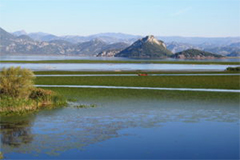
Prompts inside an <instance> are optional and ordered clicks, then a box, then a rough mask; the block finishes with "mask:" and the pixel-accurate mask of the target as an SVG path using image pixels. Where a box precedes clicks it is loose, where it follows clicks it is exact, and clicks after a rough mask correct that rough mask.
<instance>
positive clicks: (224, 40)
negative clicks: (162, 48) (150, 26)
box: [157, 36, 240, 48]
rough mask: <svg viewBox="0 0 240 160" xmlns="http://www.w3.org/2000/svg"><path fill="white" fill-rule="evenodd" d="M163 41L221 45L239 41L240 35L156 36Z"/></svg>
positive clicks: (206, 45) (202, 45)
mask: <svg viewBox="0 0 240 160" xmlns="http://www.w3.org/2000/svg"><path fill="white" fill-rule="evenodd" d="M157 39H161V40H163V41H164V42H166V43H168V42H180V43H188V44H192V45H200V46H201V47H204V48H206V47H209V46H222V45H229V44H231V43H237V42H240V37H180V36H157Z"/></svg>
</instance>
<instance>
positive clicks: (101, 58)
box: [0, 55, 240, 62]
mask: <svg viewBox="0 0 240 160" xmlns="http://www.w3.org/2000/svg"><path fill="white" fill-rule="evenodd" d="M70 59H83V60H128V61H129V60H130V61H138V60H148V61H166V60H167V61H192V60H181V59H171V58H168V59H129V58H120V57H81V56H46V55H44V56H41V55H39V56H31V55H29V56H0V60H25V61H38V60H70ZM198 61H221V62H239V61H240V58H226V59H210V60H198Z"/></svg>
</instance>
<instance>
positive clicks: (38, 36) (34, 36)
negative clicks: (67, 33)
mask: <svg viewBox="0 0 240 160" xmlns="http://www.w3.org/2000/svg"><path fill="white" fill-rule="evenodd" d="M48 35H51V34H48V33H43V32H35V33H29V34H28V36H29V37H31V38H32V39H33V40H35V41H44V40H43V37H45V36H48ZM52 40H53V39H52Z"/></svg>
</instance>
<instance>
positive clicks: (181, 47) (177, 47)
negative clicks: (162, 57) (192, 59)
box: [166, 42, 200, 53]
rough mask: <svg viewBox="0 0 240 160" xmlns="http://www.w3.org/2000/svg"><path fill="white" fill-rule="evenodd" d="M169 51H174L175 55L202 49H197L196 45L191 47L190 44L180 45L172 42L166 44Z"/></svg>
mask: <svg viewBox="0 0 240 160" xmlns="http://www.w3.org/2000/svg"><path fill="white" fill-rule="evenodd" d="M166 45H167V49H168V50H170V51H172V52H173V53H177V52H181V51H184V50H187V49H200V47H197V46H195V45H191V44H188V43H180V42H170V43H166Z"/></svg>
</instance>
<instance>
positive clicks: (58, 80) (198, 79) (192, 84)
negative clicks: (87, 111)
mask: <svg viewBox="0 0 240 160" xmlns="http://www.w3.org/2000/svg"><path fill="white" fill-rule="evenodd" d="M35 84H42V85H102V86H132V87H169V88H215V89H240V81H239V76H174V77H171V76H169V77H168V76H164V77H158V76H146V77H141V76H140V77H137V76H136V77H127V76H121V77H37V78H36V80H35Z"/></svg>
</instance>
